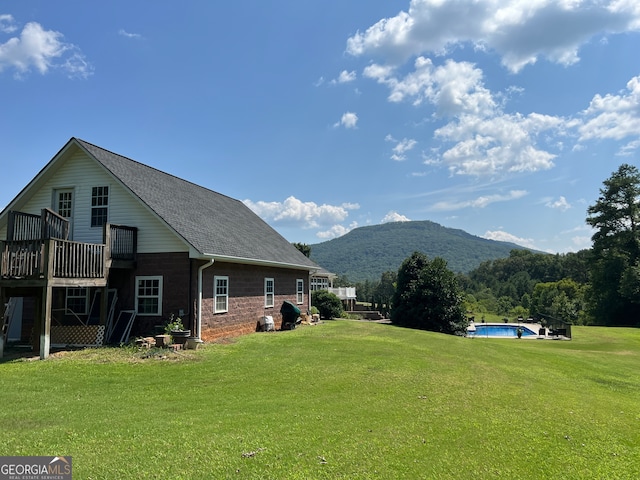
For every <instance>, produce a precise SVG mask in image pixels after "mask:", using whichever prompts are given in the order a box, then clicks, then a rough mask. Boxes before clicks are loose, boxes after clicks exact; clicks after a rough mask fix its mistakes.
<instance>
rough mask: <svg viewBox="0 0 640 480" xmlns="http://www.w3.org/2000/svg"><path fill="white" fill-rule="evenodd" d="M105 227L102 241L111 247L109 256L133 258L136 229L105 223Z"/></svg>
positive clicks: (120, 258)
mask: <svg viewBox="0 0 640 480" xmlns="http://www.w3.org/2000/svg"><path fill="white" fill-rule="evenodd" d="M106 227H107V228H106V230H105V239H104V242H105V243H106V244H108V245H109V246H110V247H111V248H110V250H111V258H112V259H113V260H128V261H133V260H135V259H136V252H137V250H138V229H137V228H136V227H127V226H124V225H114V224H107V225H106Z"/></svg>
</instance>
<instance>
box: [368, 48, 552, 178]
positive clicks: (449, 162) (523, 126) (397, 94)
mask: <svg viewBox="0 0 640 480" xmlns="http://www.w3.org/2000/svg"><path fill="white" fill-rule="evenodd" d="M414 68H415V69H414V71H413V72H411V73H409V74H407V75H406V76H404V77H402V76H398V75H396V70H395V69H394V68H391V67H382V66H380V65H376V64H372V65H369V66H367V67H366V68H365V70H364V72H363V75H364V76H365V77H368V78H371V79H374V80H376V81H377V82H379V83H382V84H384V85H387V86H388V87H389V90H390V94H389V97H388V100H389V101H391V102H402V101H411V102H412V103H413V105H415V106H419V105H422V104H424V103H428V104H430V105H433V106H434V107H435V110H436V115H437V116H439V117H441V118H445V119H449V123H446V124H445V125H443V126H442V127H440V128H438V129H436V130H435V132H434V135H435V137H436V138H438V139H440V140H441V141H443V142H444V147H445V148H444V149H443V151H442V152H441V153H439V154H438V155H437V156H436V157H435V158H430V162H431V163H443V164H444V165H446V166H447V167H448V168H449V169H450V171H451V172H452V173H453V174H458V175H475V176H481V175H496V174H501V173H504V172H535V171H539V170H547V169H550V168H552V167H553V165H554V163H553V159H554V158H555V156H556V154H555V153H552V152H549V151H548V150H546V149H544V148H541V147H540V146H539V137H540V136H541V134H543V133H547V132H561V131H562V130H563V128H564V119H562V118H560V117H555V116H550V115H541V114H538V113H530V114H528V115H522V114H519V113H512V114H507V113H505V112H504V111H503V110H502V106H501V104H500V102H498V101H497V100H496V99H495V95H493V94H492V93H491V91H489V90H488V89H487V88H486V87H485V86H484V80H483V73H482V71H481V70H480V69H478V68H476V67H475V66H474V65H473V64H471V63H468V62H455V61H453V60H448V61H446V62H445V63H444V64H443V65H440V66H435V65H434V64H433V62H432V61H431V60H430V59H427V58H424V57H418V58H417V59H416V61H415V62H414ZM402 153H403V152H399V153H396V155H397V157H396V159H398V160H400V159H403V156H402Z"/></svg>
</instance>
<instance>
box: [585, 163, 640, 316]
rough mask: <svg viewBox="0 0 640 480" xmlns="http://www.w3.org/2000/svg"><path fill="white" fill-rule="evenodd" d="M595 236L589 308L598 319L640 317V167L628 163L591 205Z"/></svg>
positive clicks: (589, 217)
mask: <svg viewBox="0 0 640 480" xmlns="http://www.w3.org/2000/svg"><path fill="white" fill-rule="evenodd" d="M587 214H588V217H587V223H588V224H589V225H591V226H592V227H593V228H594V229H595V230H596V232H595V233H594V235H593V237H592V240H593V252H592V254H593V262H592V266H591V294H590V295H589V299H590V303H589V310H590V314H591V316H592V317H593V318H594V320H595V323H599V324H605V325H637V324H639V322H640V172H639V171H638V169H637V168H636V167H634V166H632V165H628V164H623V165H621V166H620V167H619V168H618V170H617V171H616V172H614V173H613V174H612V175H611V177H610V178H609V179H607V180H605V181H604V187H603V188H601V189H600V197H599V198H598V201H597V202H596V203H595V205H592V206H590V207H589V208H588V210H587Z"/></svg>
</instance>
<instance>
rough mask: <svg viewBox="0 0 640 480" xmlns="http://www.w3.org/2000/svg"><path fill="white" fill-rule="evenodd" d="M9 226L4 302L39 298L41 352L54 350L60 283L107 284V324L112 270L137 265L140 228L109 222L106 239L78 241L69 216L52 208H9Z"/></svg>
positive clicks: (0, 291)
mask: <svg viewBox="0 0 640 480" xmlns="http://www.w3.org/2000/svg"><path fill="white" fill-rule="evenodd" d="M7 227H8V229H7V239H6V240H5V241H2V242H0V305H4V304H5V302H6V301H8V299H9V298H10V297H11V296H30V297H34V298H35V299H36V321H37V324H38V325H37V331H38V330H39V332H40V358H46V357H47V356H48V355H49V350H50V343H51V342H50V338H51V316H52V293H53V289H54V288H56V287H101V288H103V289H104V290H103V292H102V298H103V299H105V300H103V301H102V302H101V303H102V305H101V308H100V318H101V320H100V324H101V325H104V321H103V320H104V318H105V314H106V313H105V312H106V307H107V300H106V299H107V297H108V294H107V282H108V277H109V271H110V269H112V268H134V267H135V261H136V253H137V228H135V227H129V226H122V225H112V224H109V223H107V224H105V225H104V228H103V243H86V242H74V241H71V240H69V222H68V220H67V219H65V218H63V217H61V216H60V215H58V214H57V213H55V212H54V211H52V210H50V209H43V210H42V213H41V215H34V214H28V213H23V212H15V211H12V212H9V218H8V224H7ZM1 323H3V324H4V322H1ZM2 330H3V331H1V332H0V358H1V357H2V355H3V350H4V341H5V335H4V333H5V332H4V327H3V329H2Z"/></svg>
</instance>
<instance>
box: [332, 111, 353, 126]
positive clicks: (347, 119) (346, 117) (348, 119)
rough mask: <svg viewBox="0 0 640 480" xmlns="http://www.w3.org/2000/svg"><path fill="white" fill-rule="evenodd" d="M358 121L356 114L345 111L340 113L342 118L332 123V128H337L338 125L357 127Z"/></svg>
mask: <svg viewBox="0 0 640 480" xmlns="http://www.w3.org/2000/svg"><path fill="white" fill-rule="evenodd" d="M357 123H358V115H356V114H355V113H353V112H346V113H344V114H343V115H342V118H341V119H340V121H339V122H336V123H334V124H333V126H334V128H338V127H340V126H342V127H344V128H357Z"/></svg>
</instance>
